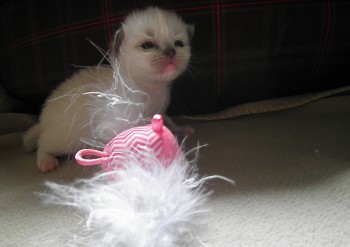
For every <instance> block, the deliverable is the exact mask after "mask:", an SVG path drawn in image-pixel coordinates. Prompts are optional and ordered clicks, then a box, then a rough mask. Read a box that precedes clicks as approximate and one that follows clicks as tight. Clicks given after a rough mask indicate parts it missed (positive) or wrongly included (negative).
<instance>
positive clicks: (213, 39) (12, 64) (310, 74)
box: [0, 0, 350, 114]
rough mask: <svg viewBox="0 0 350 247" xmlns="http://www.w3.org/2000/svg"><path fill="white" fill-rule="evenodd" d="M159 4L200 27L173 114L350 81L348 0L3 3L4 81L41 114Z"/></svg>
mask: <svg viewBox="0 0 350 247" xmlns="http://www.w3.org/2000/svg"><path fill="white" fill-rule="evenodd" d="M142 5H144V6H148V5H158V6H160V7H165V8H169V9H173V10H176V11H178V13H179V14H181V15H182V16H183V17H184V18H185V20H187V21H188V22H191V23H194V24H195V26H196V31H195V36H194V40H193V43H192V46H193V56H192V62H191V64H192V65H191V67H192V68H191V69H190V71H189V72H188V73H186V74H185V75H184V76H182V77H181V78H179V81H178V83H176V84H175V85H174V88H173V97H172V102H171V105H170V107H169V113H170V114H204V113H210V112H215V111H218V110H222V109H224V108H227V107H230V106H234V105H238V104H242V103H247V102H252V101H256V100H263V99H271V98H276V97H284V96H291V95H296V94H301V93H309V92H314V91H319V90H327V89H331V88H336V87H340V86H345V85H347V84H348V83H349V81H350V73H348V70H349V68H350V60H349V59H348V58H349V57H350V34H349V32H347V30H348V26H347V25H348V23H350V15H349V14H348V13H349V12H350V1H347V0H322V1H321V0H197V1H188V0H177V1H172V0H171V1H170V0H165V1H155V0H153V1H152V0H147V1H134V2H130V1H113V0H92V1H83V0H76V1H71V0H51V1H45V0H18V1H8V0H0V16H1V22H0V31H1V33H2V34H4V35H3V36H2V38H1V39H0V80H1V81H0V83H1V84H2V85H3V86H4V87H5V89H6V90H7V91H8V93H9V94H11V95H12V96H14V97H16V98H17V99H19V100H21V101H22V102H25V103H26V105H27V106H29V105H33V106H34V108H35V109H34V110H36V111H39V109H40V104H41V103H42V102H43V100H44V99H45V97H46V96H47V95H48V93H49V92H50V91H51V90H52V89H53V88H54V87H56V86H57V84H58V83H60V82H61V81H62V80H64V79H65V78H66V77H68V76H69V75H71V74H72V73H73V72H75V71H76V68H75V67H74V66H72V64H74V65H78V66H89V65H95V64H97V63H98V62H99V61H100V59H101V54H100V53H99V52H98V51H97V50H96V49H95V48H94V47H92V46H91V45H90V43H89V42H88V41H87V40H86V39H87V38H88V39H90V40H92V41H93V42H94V43H96V44H97V45H98V46H100V47H102V48H106V47H107V44H108V42H109V40H110V39H111V36H112V34H113V32H114V31H115V30H116V29H117V28H118V27H119V25H120V21H121V20H122V19H123V18H124V17H125V16H126V15H127V13H128V12H129V11H130V10H132V9H135V8H140V7H143V6H142Z"/></svg>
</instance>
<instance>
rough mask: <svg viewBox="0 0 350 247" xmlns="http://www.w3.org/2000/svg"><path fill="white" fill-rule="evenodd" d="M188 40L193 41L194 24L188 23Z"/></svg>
mask: <svg viewBox="0 0 350 247" xmlns="http://www.w3.org/2000/svg"><path fill="white" fill-rule="evenodd" d="M187 34H188V40H189V41H191V40H192V38H193V35H194V25H187Z"/></svg>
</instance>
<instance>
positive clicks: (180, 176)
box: [45, 114, 233, 247]
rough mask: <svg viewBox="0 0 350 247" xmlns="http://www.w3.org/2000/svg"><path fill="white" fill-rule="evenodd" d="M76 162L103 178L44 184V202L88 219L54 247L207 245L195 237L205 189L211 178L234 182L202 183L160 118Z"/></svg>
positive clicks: (202, 215) (83, 152) (203, 212)
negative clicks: (98, 167)
mask: <svg viewBox="0 0 350 247" xmlns="http://www.w3.org/2000/svg"><path fill="white" fill-rule="evenodd" d="M194 150H195V151H198V148H196V149H194ZM196 154H198V152H197V153H196ZM75 157H76V161H77V163H78V164H80V165H83V166H92V165H101V167H102V172H101V173H98V174H96V175H95V176H94V177H92V178H90V179H85V180H78V181H76V182H75V183H74V184H72V185H60V184H56V183H52V182H47V183H46V186H47V187H49V188H50V189H51V194H49V195H48V194H46V195H45V197H46V202H48V203H50V204H60V205H68V206H71V207H73V208H75V209H77V211H78V212H79V213H80V214H83V215H85V217H86V220H83V221H82V222H80V224H79V226H77V227H75V228H72V229H70V230H69V231H67V232H66V234H65V235H60V239H59V240H57V241H56V242H60V243H64V244H66V245H69V246H106V247H107V246H123V247H146V246H147V247H179V246H181V247H183V246H205V245H204V244H203V243H202V241H201V237H200V230H201V225H202V224H201V222H202V220H203V218H205V215H206V213H207V212H208V209H207V206H206V203H207V202H208V200H209V195H210V194H211V191H209V190H207V189H206V187H205V186H204V184H205V183H206V182H207V181H208V180H211V179H215V178H219V179H223V180H225V181H228V182H230V183H233V181H231V180H229V179H227V178H225V177H221V176H207V177H200V176H199V175H198V172H197V169H196V166H195V164H194V162H195V159H194V160H193V161H188V160H187V159H186V154H184V153H183V152H182V151H181V147H180V146H179V145H178V143H177V140H176V138H175V136H174V135H173V134H172V133H171V132H170V130H169V129H168V128H166V127H165V126H164V125H163V117H162V116H161V115H158V114H157V115H155V116H154V117H153V119H152V122H151V124H148V125H145V126H139V127H134V128H130V129H128V130H125V131H123V132H121V133H120V134H118V135H117V136H116V137H115V138H114V139H112V140H111V141H110V142H109V143H107V144H106V146H105V148H104V149H103V151H99V150H94V149H82V150H80V151H79V152H77V154H76V156H75ZM55 237H57V236H55ZM51 239H52V237H51Z"/></svg>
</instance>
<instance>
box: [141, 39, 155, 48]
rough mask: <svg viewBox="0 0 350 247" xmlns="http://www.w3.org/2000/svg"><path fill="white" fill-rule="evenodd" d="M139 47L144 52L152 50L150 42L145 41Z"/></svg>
mask: <svg viewBox="0 0 350 247" xmlns="http://www.w3.org/2000/svg"><path fill="white" fill-rule="evenodd" d="M141 47H142V48H143V49H145V50H149V49H152V48H153V47H154V45H153V43H152V42H150V41H147V42H145V43H143V44H142V45H141Z"/></svg>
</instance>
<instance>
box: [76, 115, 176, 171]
mask: <svg viewBox="0 0 350 247" xmlns="http://www.w3.org/2000/svg"><path fill="white" fill-rule="evenodd" d="M179 151H180V148H179V145H178V143H177V141H176V138H175V137H174V135H173V134H172V133H171V131H170V130H169V129H168V128H166V127H165V126H164V125H163V117H162V116H161V115H159V114H156V115H154V117H153V119H152V123H151V124H148V125H145V126H140V127H134V128H131V129H128V130H125V131H123V132H121V133H120V134H118V135H117V136H116V137H115V138H114V139H113V140H111V141H110V142H109V143H108V144H107V145H106V146H105V148H104V150H103V151H98V150H94V149H82V150H80V151H79V152H77V154H76V155H75V160H76V161H77V163H78V164H80V165H84V166H91V165H102V168H103V170H104V171H105V172H109V171H112V170H113V169H116V168H117V169H118V168H121V167H123V164H124V163H125V162H127V161H128V160H130V158H135V157H136V158H137V159H138V161H139V164H140V165H142V166H143V167H147V166H149V165H150V164H147V162H146V160H147V158H146V157H145V155H146V156H147V154H150V153H153V154H155V156H156V157H157V158H158V159H159V161H161V164H162V165H164V166H165V167H168V166H169V165H170V164H171V162H172V161H173V160H174V158H175V157H176V155H178V153H179ZM86 156H94V157H95V158H91V159H88V158H85V157H86Z"/></svg>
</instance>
